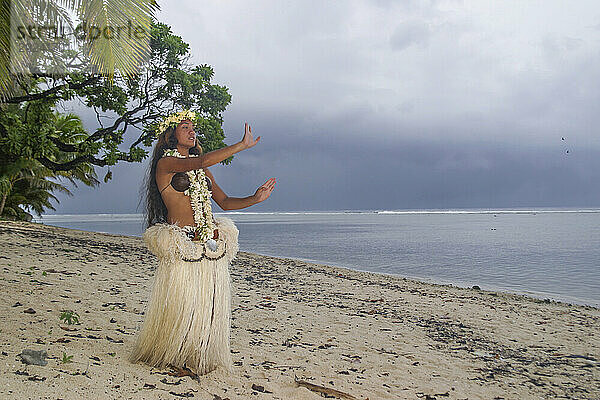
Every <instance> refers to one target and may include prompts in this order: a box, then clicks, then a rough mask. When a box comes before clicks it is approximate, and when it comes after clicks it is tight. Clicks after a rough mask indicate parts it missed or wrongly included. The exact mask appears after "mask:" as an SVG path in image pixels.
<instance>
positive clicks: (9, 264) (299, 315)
mask: <svg viewBox="0 0 600 400" xmlns="http://www.w3.org/2000/svg"><path fill="white" fill-rule="evenodd" d="M0 249H1V251H0V269H1V271H2V273H1V274H0V290H1V293H2V297H3V298H2V302H1V303H0V304H1V305H0V307H1V308H2V311H1V314H0V318H1V319H0V329H1V331H0V340H1V348H2V353H1V354H0V366H1V367H0V372H1V374H0V398H1V399H5V398H6V399H13V398H14V399H26V398H31V399H59V398H60V399H77V400H81V399H114V398H122V399H180V398H187V397H193V398H198V399H211V400H214V399H219V398H222V399H226V398H229V399H231V400H233V399H248V398H251V399H285V400H287V399H323V398H324V397H323V395H321V394H319V393H318V392H316V391H313V390H310V389H308V388H307V387H304V386H298V385H297V384H296V383H295V377H297V378H298V379H301V380H304V381H306V382H310V383H313V384H316V385H320V386H322V387H327V388H331V389H335V390H338V391H340V392H343V393H346V394H348V395H351V396H354V397H355V398H357V399H367V398H368V399H370V400H374V399H558V398H570V399H600V309H598V308H593V307H586V306H579V305H569V304H565V303H557V302H549V303H547V302H543V301H540V300H536V299H533V298H529V297H525V296H519V295H512V294H505V293H495V292H488V291H477V290H474V289H463V288H458V287H454V286H445V285H434V284H429V283H422V282H416V281H412V280H407V279H403V278H398V277H391V276H386V275H379V274H371V273H366V272H358V271H352V270H349V269H345V268H336V267H329V266H324V265H317V264H311V263H306V262H303V261H298V260H292V259H283V258H274V257H267V256H262V255H257V254H252V253H245V252H240V253H239V254H238V258H237V260H236V261H234V263H233V265H232V267H231V274H232V286H233V291H234V293H233V321H232V324H233V326H232V327H233V330H232V338H231V346H232V352H233V359H234V362H235V364H236V370H235V374H233V375H229V376H225V375H222V374H221V373H219V372H212V373H209V374H207V375H204V376H201V377H199V380H194V379H193V378H191V377H181V378H178V377H174V376H171V375H169V372H170V370H156V369H153V368H150V367H148V366H146V365H144V364H129V363H128V362H127V361H126V359H127V354H128V353H129V351H130V349H131V346H132V343H133V335H134V334H135V332H136V330H138V329H139V327H140V324H141V322H142V320H143V315H141V313H142V311H143V310H144V306H145V304H146V301H147V298H148V295H149V290H150V287H151V286H150V285H151V279H152V277H153V274H154V272H153V268H154V267H155V265H156V259H155V258H154V257H153V256H152V255H151V254H150V253H149V252H148V251H147V250H146V249H145V247H144V245H143V243H142V241H141V239H139V238H135V237H125V236H118V235H107V234H98V233H89V232H82V231H76V230H69V229H62V228H55V227H48V226H43V225H38V224H29V223H13V222H0ZM44 271H45V272H46V275H44V274H43V272H44ZM15 304H17V305H16V306H15ZM19 304H20V305H19ZM29 308H32V309H33V310H35V313H34V314H32V313H26V312H24V311H25V310H27V309H29ZM63 310H73V311H75V312H77V313H78V314H79V322H80V323H79V324H75V325H68V324H67V323H65V322H64V321H61V320H60V318H59V317H60V315H61V311H63ZM61 327H64V328H68V329H74V330H71V331H68V330H64V329H62V328H61ZM24 349H33V350H46V351H47V354H48V359H47V361H48V364H47V365H46V366H38V365H25V364H23V363H22V362H21V360H20V357H19V356H18V354H20V353H21V351H22V350H24ZM63 353H65V354H66V355H67V356H73V357H72V358H71V361H72V362H70V363H65V364H63V363H62V359H63ZM253 385H254V389H253ZM261 389H262V390H261ZM340 396H341V397H340ZM338 397H339V398H344V396H342V395H338ZM346 398H350V397H346Z"/></svg>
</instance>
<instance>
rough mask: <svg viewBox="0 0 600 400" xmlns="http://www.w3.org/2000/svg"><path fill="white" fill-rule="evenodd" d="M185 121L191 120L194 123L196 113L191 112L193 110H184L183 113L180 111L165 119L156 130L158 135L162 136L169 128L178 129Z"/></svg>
mask: <svg viewBox="0 0 600 400" xmlns="http://www.w3.org/2000/svg"><path fill="white" fill-rule="evenodd" d="M184 119H189V120H190V121H194V120H195V119H196V113H195V112H194V111H191V110H183V111H180V112H178V113H175V114H171V115H169V116H168V117H166V118H165V119H163V120H162V121H161V122H160V123H159V124H158V126H157V128H156V134H157V135H160V134H161V133H163V132H164V131H165V130H167V128H170V127H173V128H175V127H177V124H179V123H180V122H181V121H183V120H184Z"/></svg>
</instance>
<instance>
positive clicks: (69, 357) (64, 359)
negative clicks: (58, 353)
mask: <svg viewBox="0 0 600 400" xmlns="http://www.w3.org/2000/svg"><path fill="white" fill-rule="evenodd" d="M71 358H73V356H67V353H65V352H64V351H63V358H62V363H63V364H66V363H70V362H73V361H71Z"/></svg>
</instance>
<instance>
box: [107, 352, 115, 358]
mask: <svg viewBox="0 0 600 400" xmlns="http://www.w3.org/2000/svg"><path fill="white" fill-rule="evenodd" d="M116 354H117V353H108V355H109V356H111V357H114V356H115V355H116Z"/></svg>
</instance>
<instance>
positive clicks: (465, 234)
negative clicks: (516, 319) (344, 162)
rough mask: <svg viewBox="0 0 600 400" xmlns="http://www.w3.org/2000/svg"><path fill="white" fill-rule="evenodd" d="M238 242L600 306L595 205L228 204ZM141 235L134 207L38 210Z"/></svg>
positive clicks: (599, 229)
mask: <svg viewBox="0 0 600 400" xmlns="http://www.w3.org/2000/svg"><path fill="white" fill-rule="evenodd" d="M215 215H225V216H228V217H230V218H231V219H232V220H234V221H235V223H236V225H237V227H238V229H239V231H240V238H239V243H240V250H242V251H250V252H254V253H259V254H264V255H271V256H278V257H289V258H297V259H302V260H307V261H312V262H318V263H322V264H328V265H336V266H343V267H349V268H352V269H358V270H363V271H370V272H379V273H387V274H395V275H400V276H404V277H408V278H416V279H419V280H422V281H426V282H434V283H444V284H453V285H455V286H461V287H471V286H473V285H478V286H479V287H481V288H482V289H486V290H496V291H506V292H512V293H519V294H526V295H529V296H532V297H537V298H541V299H542V298H549V299H554V300H560V301H566V302H569V303H575V304H587V305H592V306H595V307H600V246H599V245H600V209H585V210H575V209H533V210H522V209H521V210H422V211H413V210H404V211H402V210H400V211H334V212H272V213H254V212H228V213H215ZM37 222H43V223H45V224H49V225H55V226H62V227H67V228H75V229H82V230H87V231H96V232H108V233H119V234H126V235H136V236H140V235H141V233H142V230H143V222H142V217H141V215H138V214H93V215H46V216H43V217H42V218H39V219H37Z"/></svg>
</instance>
